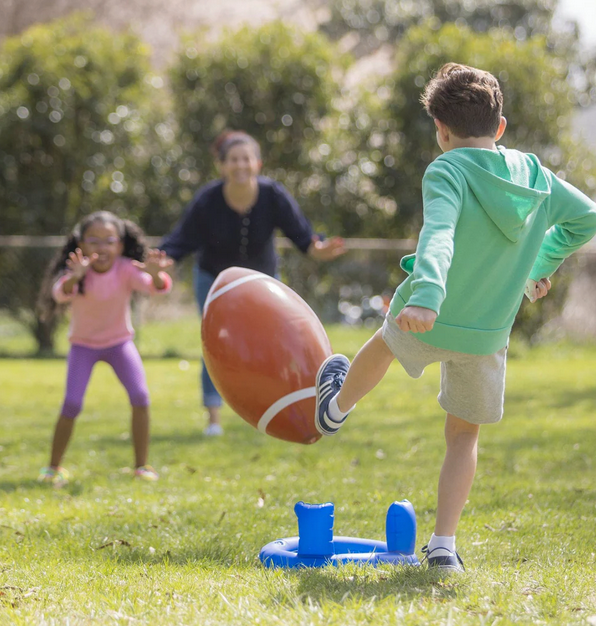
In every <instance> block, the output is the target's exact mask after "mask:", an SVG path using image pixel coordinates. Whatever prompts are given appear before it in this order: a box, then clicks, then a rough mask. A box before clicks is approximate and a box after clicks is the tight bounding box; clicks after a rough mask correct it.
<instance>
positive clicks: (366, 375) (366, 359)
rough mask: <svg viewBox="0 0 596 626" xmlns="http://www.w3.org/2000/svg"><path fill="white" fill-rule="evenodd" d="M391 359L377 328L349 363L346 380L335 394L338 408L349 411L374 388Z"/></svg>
mask: <svg viewBox="0 0 596 626" xmlns="http://www.w3.org/2000/svg"><path fill="white" fill-rule="evenodd" d="M393 359H395V357H394V356H393V353H392V352H391V350H389V348H388V347H387V344H386V343H385V341H384V340H383V335H382V331H381V330H378V331H377V332H376V333H375V334H374V335H373V336H372V337H371V338H370V339H369V340H368V341H367V342H366V343H365V344H364V345H363V346H362V348H361V349H360V351H359V352H358V354H357V355H356V356H355V357H354V360H353V361H352V363H351V365H350V369H349V371H348V373H347V375H346V380H345V381H344V384H343V386H342V388H341V391H340V392H339V393H338V394H337V406H338V408H339V410H340V411H342V412H346V411H349V410H350V409H351V408H352V407H353V406H354V405H355V404H356V403H357V402H358V401H359V400H360V399H361V398H363V397H364V396H365V395H366V394H367V393H368V392H369V391H371V390H372V389H374V388H375V387H376V386H377V385H378V384H379V382H381V380H382V378H383V376H385V374H386V372H387V369H388V368H389V366H390V365H391V362H392V361H393Z"/></svg>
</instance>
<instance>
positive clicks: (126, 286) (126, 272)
mask: <svg viewBox="0 0 596 626" xmlns="http://www.w3.org/2000/svg"><path fill="white" fill-rule="evenodd" d="M159 275H160V277H161V279H162V280H163V282H164V285H165V286H164V288H163V289H157V288H156V287H155V285H154V284H153V279H152V278H151V276H150V275H149V274H148V273H147V272H143V271H142V270H140V269H139V268H137V267H135V266H134V265H133V264H132V261H131V259H129V258H127V257H119V258H118V259H116V261H115V262H114V265H112V267H111V268H110V269H109V270H108V271H107V272H102V273H99V272H95V271H94V270H93V269H89V271H88V272H87V274H86V276H85V290H84V291H85V293H83V294H80V293H79V286H78V285H74V287H73V290H72V292H71V293H68V294H67V293H64V283H65V282H66V281H67V280H68V279H69V278H70V276H71V273H70V272H66V273H65V274H63V275H62V276H61V277H60V278H59V279H58V280H57V281H56V283H55V284H54V286H53V288H52V296H53V297H54V300H56V302H58V303H65V302H70V303H71V304H72V316H71V322H70V331H69V334H68V339H69V341H70V343H72V344H76V345H79V346H85V347H87V348H110V347H111V346H117V345H118V344H120V343H124V342H125V341H127V340H128V339H132V337H134V329H133V327H132V324H131V321H130V299H131V296H132V293H133V291H140V292H141V293H145V294H149V295H152V294H156V293H167V292H168V291H170V289H171V288H172V279H171V278H170V276H169V275H168V274H166V273H165V272H160V274H159Z"/></svg>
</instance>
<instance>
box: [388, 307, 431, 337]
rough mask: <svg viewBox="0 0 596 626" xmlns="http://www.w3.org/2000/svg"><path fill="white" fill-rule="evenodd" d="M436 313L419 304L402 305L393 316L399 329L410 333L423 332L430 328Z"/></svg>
mask: <svg viewBox="0 0 596 626" xmlns="http://www.w3.org/2000/svg"><path fill="white" fill-rule="evenodd" d="M436 319H437V314H436V312H435V311H433V310H432V309H425V308H424V307H421V306H407V307H404V308H403V309H402V310H401V311H400V313H399V315H398V316H397V317H396V318H395V321H396V322H397V325H398V326H399V328H400V330H403V331H404V332H408V331H410V332H412V333H425V332H426V331H428V330H432V329H433V326H434V325H435V320H436Z"/></svg>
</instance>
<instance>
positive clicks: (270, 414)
mask: <svg viewBox="0 0 596 626" xmlns="http://www.w3.org/2000/svg"><path fill="white" fill-rule="evenodd" d="M201 334H202V341H203V357H204V359H205V363H206V364H207V369H208V371H209V374H210V376H211V378H212V380H213V382H214V384H215V386H216V387H217V389H218V391H219V392H220V393H221V395H222V397H223V398H224V400H225V401H226V402H227V403H228V404H229V405H230V407H231V408H232V409H233V410H234V411H235V412H236V413H238V415H240V417H242V418H243V419H244V420H246V421H247V422H248V423H249V424H251V425H252V426H254V427H255V428H257V429H258V430H259V431H261V432H262V433H267V434H268V435H271V436H273V437H277V438H278V439H284V440H286V441H293V442H296V443H314V442H315V441H317V440H318V439H320V437H321V435H320V434H319V432H318V431H317V429H316V428H315V423H314V413H315V387H314V385H315V377H316V375H317V371H318V370H319V367H320V365H321V363H322V362H323V361H324V360H325V359H326V358H327V357H328V356H329V355H330V354H331V344H330V343H329V339H328V338H327V334H326V333H325V329H324V328H323V325H322V324H321V322H320V321H319V319H318V318H317V316H316V315H315V313H314V311H313V310H312V309H311V308H310V307H309V306H308V304H306V302H305V301H304V300H303V299H302V298H301V297H300V296H299V295H298V294H297V293H296V292H295V291H292V289H290V288H289V287H287V286H286V285H284V284H283V283H281V282H280V281H278V280H276V279H275V278H272V277H271V276H268V275H266V274H262V273H261V272H256V271H253V270H249V269H245V268H241V267H230V268H228V269H227V270H225V271H223V272H222V273H221V274H219V276H218V277H217V279H216V281H215V282H214V283H213V286H212V287H211V289H210V291H209V294H208V295H207V301H206V302H205V307H204V311H203V322H202V331H201Z"/></svg>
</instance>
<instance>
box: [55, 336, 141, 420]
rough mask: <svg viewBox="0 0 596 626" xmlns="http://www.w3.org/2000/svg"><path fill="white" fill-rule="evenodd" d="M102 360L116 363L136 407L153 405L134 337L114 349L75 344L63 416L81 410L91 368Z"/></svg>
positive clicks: (115, 366) (113, 366)
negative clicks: (150, 401) (150, 402)
mask: <svg viewBox="0 0 596 626" xmlns="http://www.w3.org/2000/svg"><path fill="white" fill-rule="evenodd" d="M98 361H105V362H106V363H109V364H110V365H111V366H112V368H113V369H114V372H116V376H118V379H119V380H120V382H121V383H122V384H123V385H124V388H125V389H126V391H127V392H128V397H129V398H130V403H131V405H132V406H149V391H148V389H147V381H146V379H145V370H144V369H143V363H142V361H141V357H140V355H139V351H138V350H137V347H136V346H135V344H134V342H133V341H132V340H129V341H125V342H124V343H121V344H119V345H117V346H112V347H110V348H86V347H84V346H77V345H72V346H71V348H70V352H69V353H68V377H67V380H66V397H65V398H64V404H63V405H62V410H61V412H60V415H62V416H63V417H70V418H72V419H74V418H75V417H76V416H77V415H78V414H79V413H80V412H81V408H82V407H83V398H84V397H85V391H86V389H87V385H88V384H89V378H90V377H91V371H92V370H93V367H94V365H95V364H96V363H97V362H98Z"/></svg>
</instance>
